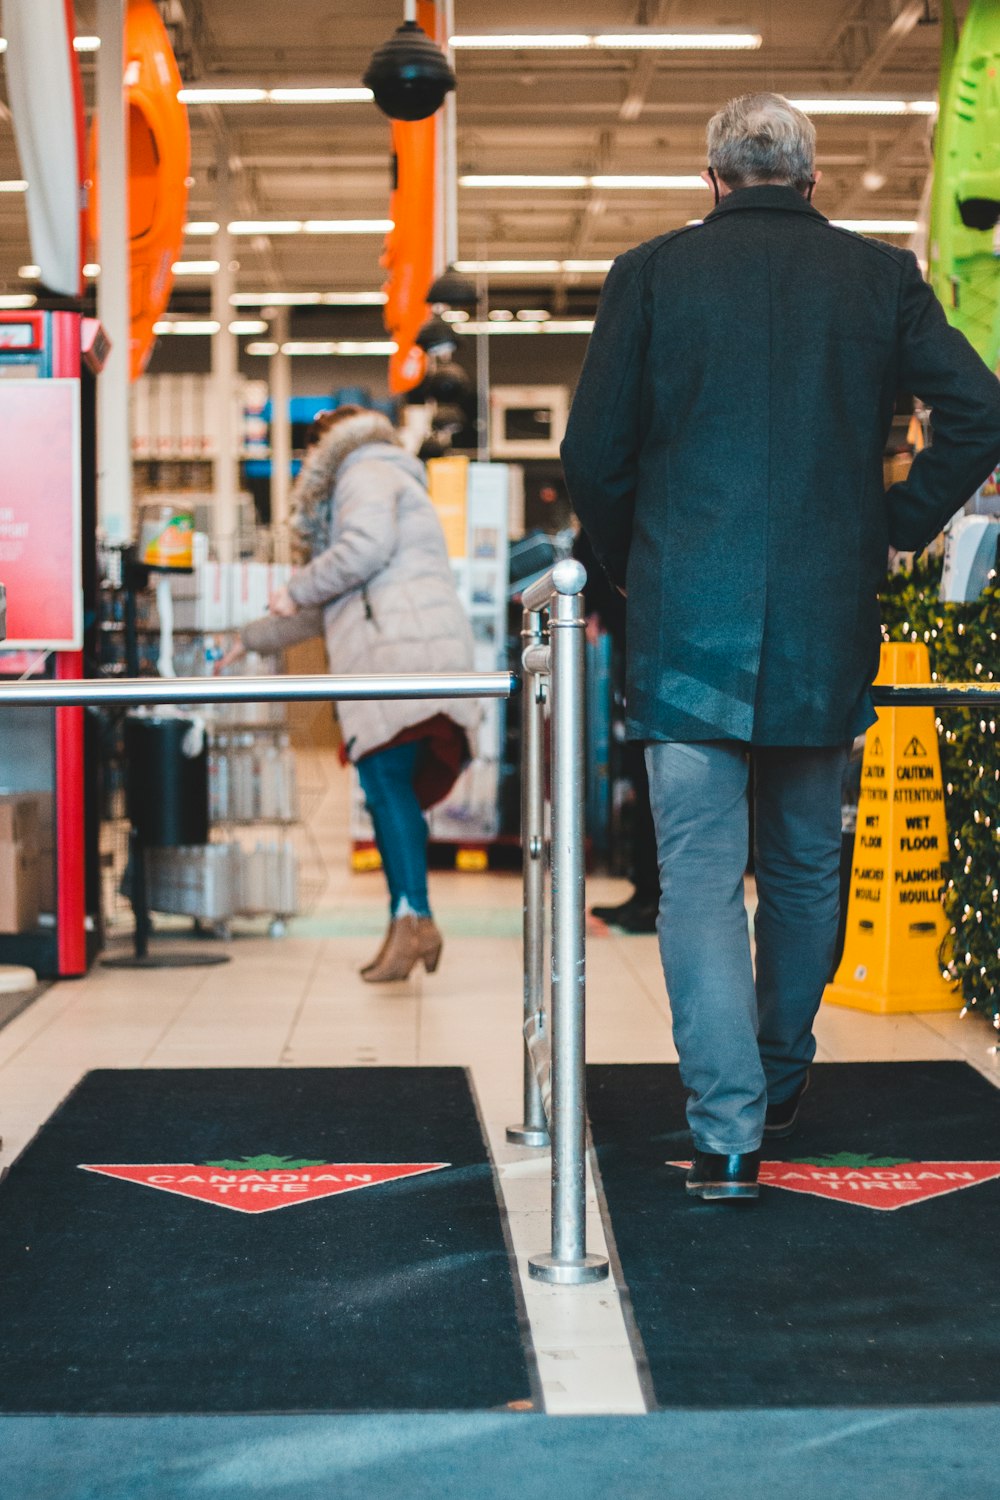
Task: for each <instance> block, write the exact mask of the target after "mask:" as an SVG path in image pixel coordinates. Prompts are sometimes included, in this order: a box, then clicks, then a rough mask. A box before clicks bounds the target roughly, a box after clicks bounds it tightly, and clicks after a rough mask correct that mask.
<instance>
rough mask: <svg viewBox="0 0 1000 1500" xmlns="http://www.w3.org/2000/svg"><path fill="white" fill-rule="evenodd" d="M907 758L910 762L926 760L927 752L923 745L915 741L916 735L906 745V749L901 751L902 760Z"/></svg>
mask: <svg viewBox="0 0 1000 1500" xmlns="http://www.w3.org/2000/svg"><path fill="white" fill-rule="evenodd" d="M907 758H909V759H911V760H912V759H914V758H917V759H922V760H926V759H927V751H926V750H925V749H924V747H923V745H922V744H921V743H920V741H919V740H918V739H917V737H916V735H914V736H913V738H912V740H911V741H910V743H909V744H908V745H907V747H906V749H905V750H904V751H903V759H904V760H906V759H907Z"/></svg>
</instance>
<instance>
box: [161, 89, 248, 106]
mask: <svg viewBox="0 0 1000 1500" xmlns="http://www.w3.org/2000/svg"><path fill="white" fill-rule="evenodd" d="M177 97H178V99H179V100H180V101H181V103H182V104H264V103H266V101H267V89H224V88H208V87H205V88H185V89H178V91H177Z"/></svg>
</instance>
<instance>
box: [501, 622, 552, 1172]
mask: <svg viewBox="0 0 1000 1500" xmlns="http://www.w3.org/2000/svg"><path fill="white" fill-rule="evenodd" d="M541 644H542V617H541V614H540V613H538V612H537V611H533V610H528V609H526V610H525V611H524V622H523V626H522V630H521V645H522V649H523V651H525V652H527V651H529V650H530V649H531V648H532V647H537V646H541ZM521 712H522V715H523V717H522V723H521V859H522V864H523V869H524V1117H523V1121H522V1123H521V1124H520V1125H511V1126H509V1127H508V1130H507V1139H508V1141H510V1142H511V1144H512V1145H516V1146H547V1145H548V1144H549V1127H548V1123H547V1121H546V1119H545V1109H544V1106H543V1103H542V1092H541V1089H540V1088H539V1085H538V1078H537V1076H536V1073H535V1063H534V1059H533V1057H532V1055H531V1051H530V1049H529V1047H528V1036H529V1034H530V1032H531V1030H532V1029H533V1028H537V1027H540V1026H541V1025H542V1024H543V1021H542V1017H543V1006H544V995H545V688H544V685H543V680H542V678H541V677H538V676H532V675H530V674H528V673H525V686H524V694H523V697H522V699H521Z"/></svg>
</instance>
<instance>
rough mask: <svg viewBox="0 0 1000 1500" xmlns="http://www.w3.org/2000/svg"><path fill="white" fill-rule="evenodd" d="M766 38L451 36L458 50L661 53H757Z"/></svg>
mask: <svg viewBox="0 0 1000 1500" xmlns="http://www.w3.org/2000/svg"><path fill="white" fill-rule="evenodd" d="M762 41H763V38H762V37H761V36H760V34H759V33H758V32H756V31H708V32H705V31H699V32H687V31H623V32H600V33H598V34H596V35H594V34H593V33H589V34H588V33H585V32H577V31H566V32H548V33H544V32H530V31H521V32H510V33H508V34H506V35H505V34H503V33H492V34H486V35H468V36H463V35H458V36H453V37H452V38H451V39H450V45H451V46H452V47H453V48H454V49H455V50H456V51H457V52H464V51H468V52H477V51H478V52H491V51H502V50H510V51H530V50H532V49H534V50H544V51H553V52H555V51H563V50H565V49H566V48H573V49H580V48H584V47H611V48H618V49H627V50H642V51H662V52H755V51H756V50H757V49H758V48H759V47H760V46H761V43H762Z"/></svg>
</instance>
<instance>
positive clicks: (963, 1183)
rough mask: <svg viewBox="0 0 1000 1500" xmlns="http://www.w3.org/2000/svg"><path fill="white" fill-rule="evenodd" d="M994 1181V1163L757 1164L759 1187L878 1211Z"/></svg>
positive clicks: (999, 1171) (842, 1160) (839, 1160)
mask: <svg viewBox="0 0 1000 1500" xmlns="http://www.w3.org/2000/svg"><path fill="white" fill-rule="evenodd" d="M690 1165H691V1163H690V1162H687V1161H671V1162H668V1163H667V1166H668V1167H681V1168H683V1169H684V1170H685V1171H687V1169H688V1167H689V1166H690ZM998 1177H1000V1161H900V1160H897V1159H895V1158H881V1159H880V1158H871V1157H869V1158H865V1157H863V1156H849V1155H848V1153H844V1155H843V1156H842V1157H828V1158H822V1157H818V1158H816V1159H815V1160H813V1161H762V1162H761V1164H760V1183H761V1186H762V1187H776V1188H784V1189H785V1191H786V1192H789V1193H808V1194H809V1195H810V1197H813V1198H828V1199H830V1201H831V1202H833V1203H855V1204H858V1205H859V1206H860V1207H861V1208H876V1209H881V1210H882V1211H883V1212H886V1211H891V1210H893V1209H897V1208H909V1207H911V1206H912V1205H913V1204H914V1203H926V1202H927V1200H928V1199H929V1198H941V1197H943V1196H944V1194H945V1193H960V1192H962V1190H963V1189H964V1188H971V1187H978V1185H979V1184H980V1183H982V1182H992V1181H993V1180H994V1179H995V1178H998Z"/></svg>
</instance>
